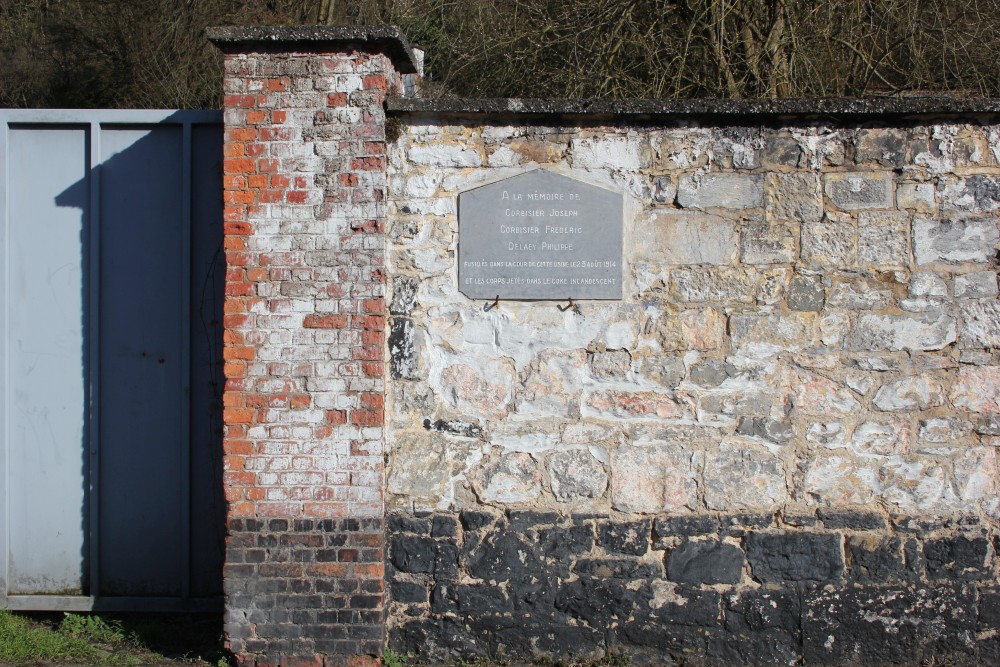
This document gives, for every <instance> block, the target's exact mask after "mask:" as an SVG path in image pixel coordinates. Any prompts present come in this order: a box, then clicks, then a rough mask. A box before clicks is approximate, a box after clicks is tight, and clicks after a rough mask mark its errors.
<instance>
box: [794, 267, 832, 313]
mask: <svg viewBox="0 0 1000 667" xmlns="http://www.w3.org/2000/svg"><path fill="white" fill-rule="evenodd" d="M824 301H826V289H825V288H824V287H823V281H822V279H820V278H819V277H818V276H802V275H798V276H795V277H794V278H792V281H791V282H790V283H789V284H788V308H789V309H790V310H799V311H817V312H818V311H820V310H823V303H824Z"/></svg>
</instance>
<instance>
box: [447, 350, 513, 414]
mask: <svg viewBox="0 0 1000 667" xmlns="http://www.w3.org/2000/svg"><path fill="white" fill-rule="evenodd" d="M513 385H514V368H513V364H512V363H510V362H509V361H489V362H486V363H483V364H480V365H478V366H477V367H475V368H473V367H472V366H469V365H467V364H461V363H459V364H453V365H450V366H448V367H446V368H445V369H444V370H442V371H441V380H440V386H439V387H438V393H439V395H440V396H441V398H442V399H443V400H444V401H445V402H446V403H448V404H449V405H451V406H452V407H454V408H455V409H457V410H459V411H460V412H463V413H470V414H471V415H473V416H481V417H485V418H489V419H503V418H505V417H506V416H507V414H508V413H509V411H510V405H511V400H512V394H513Z"/></svg>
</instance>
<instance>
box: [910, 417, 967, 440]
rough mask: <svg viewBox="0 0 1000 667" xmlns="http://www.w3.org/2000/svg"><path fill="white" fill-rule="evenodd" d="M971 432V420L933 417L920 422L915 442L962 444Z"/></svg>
mask: <svg viewBox="0 0 1000 667" xmlns="http://www.w3.org/2000/svg"><path fill="white" fill-rule="evenodd" d="M971 434H972V422H969V421H967V420H965V419H958V418H947V417H934V418H932V419H924V420H921V422H920V431H919V432H918V434H917V442H919V443H920V444H921V445H946V444H962V443H961V442H960V441H962V440H965V439H967V438H968V436H969V435H971Z"/></svg>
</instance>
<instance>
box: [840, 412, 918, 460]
mask: <svg viewBox="0 0 1000 667" xmlns="http://www.w3.org/2000/svg"><path fill="white" fill-rule="evenodd" d="M910 436H911V433H910V429H909V426H908V425H906V424H904V423H900V422H897V421H888V422H886V421H874V420H870V421H865V422H862V423H860V424H858V426H857V428H855V429H854V434H853V435H852V436H851V449H853V450H854V451H855V452H856V453H858V454H860V455H862V456H871V455H876V456H891V455H893V454H904V453H906V452H907V451H909V448H910V444H911V440H912V438H911V437H910Z"/></svg>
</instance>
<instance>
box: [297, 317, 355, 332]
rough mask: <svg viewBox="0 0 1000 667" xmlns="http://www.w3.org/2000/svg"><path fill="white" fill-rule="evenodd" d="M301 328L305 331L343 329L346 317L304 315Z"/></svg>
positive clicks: (345, 324)
mask: <svg viewBox="0 0 1000 667" xmlns="http://www.w3.org/2000/svg"><path fill="white" fill-rule="evenodd" d="M302 326H304V327H305V328H307V329H343V328H344V327H346V326H347V315H306V318H305V320H304V321H303V323H302Z"/></svg>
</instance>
